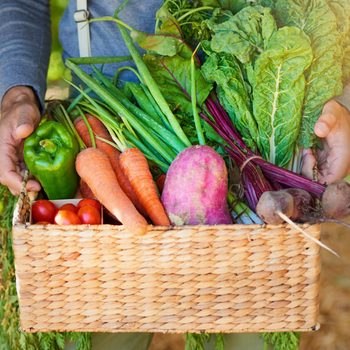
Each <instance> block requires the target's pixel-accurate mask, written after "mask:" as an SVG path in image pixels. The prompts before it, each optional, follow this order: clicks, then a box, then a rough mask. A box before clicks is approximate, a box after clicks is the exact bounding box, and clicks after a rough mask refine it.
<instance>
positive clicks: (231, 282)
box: [13, 198, 320, 333]
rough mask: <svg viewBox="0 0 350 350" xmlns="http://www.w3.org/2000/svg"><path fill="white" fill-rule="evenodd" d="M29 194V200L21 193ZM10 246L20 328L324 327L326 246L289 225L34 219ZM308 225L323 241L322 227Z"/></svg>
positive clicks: (23, 215) (22, 217) (20, 227)
mask: <svg viewBox="0 0 350 350" xmlns="http://www.w3.org/2000/svg"><path fill="white" fill-rule="evenodd" d="M22 199H23V198H22ZM27 220H28V203H26V201H22V200H20V201H19V203H18V205H17V208H16V212H15V217H14V227H13V245H14V252H15V267H16V276H17V288H18V295H19V305H20V318H21V328H22V329H23V330H24V331H27V332H37V331H96V332H130V331H133V332H134V331H135V332H173V333H184V332H203V331H206V332H232V333H234V332H263V331H290V330H294V331H309V330H314V329H317V327H318V325H317V315H318V292H319V274H320V254H319V247H318V246H317V245H316V244H314V243H313V242H311V241H310V240H308V239H305V238H304V237H303V236H302V235H300V234H299V233H298V232H296V231H295V230H294V229H291V228H289V227H286V226H259V225H223V226H187V227H174V228H164V227H151V226H150V229H149V232H148V233H147V234H146V235H145V236H135V235H132V234H130V233H129V232H127V231H125V230H124V228H123V227H122V226H112V225H99V226H88V225H80V226H57V225H48V226H41V225H30V224H28V223H26V222H27ZM305 229H306V230H307V231H308V232H309V233H310V234H312V235H313V236H314V237H316V238H319V233H320V228H319V226H318V225H312V226H309V225H306V226H305Z"/></svg>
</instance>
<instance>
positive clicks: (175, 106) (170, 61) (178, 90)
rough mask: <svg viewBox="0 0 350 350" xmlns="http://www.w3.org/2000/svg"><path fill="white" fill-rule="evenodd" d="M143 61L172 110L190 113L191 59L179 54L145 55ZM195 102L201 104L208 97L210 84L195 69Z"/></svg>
mask: <svg viewBox="0 0 350 350" xmlns="http://www.w3.org/2000/svg"><path fill="white" fill-rule="evenodd" d="M144 61H145V62H146V64H147V66H148V69H149V70H150V71H151V73H152V76H153V77H154V79H155V80H156V81H157V84H158V86H159V87H160V89H161V90H162V92H163V95H164V97H165V99H166V100H167V102H168V103H169V104H170V106H171V108H172V110H175V111H178V112H181V113H184V114H186V115H192V106H191V97H190V96H191V61H190V59H185V58H182V57H180V56H178V55H177V56H173V57H158V56H153V55H149V54H147V55H145V56H144ZM195 75H196V84H197V102H198V105H200V106H201V105H202V104H203V102H204V101H205V100H206V98H207V97H208V95H209V93H210V91H211V89H212V85H211V84H210V83H208V82H207V81H205V79H204V78H203V75H202V73H201V71H200V70H199V69H196V72H195Z"/></svg>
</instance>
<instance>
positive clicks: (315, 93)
mask: <svg viewBox="0 0 350 350" xmlns="http://www.w3.org/2000/svg"><path fill="white" fill-rule="evenodd" d="M274 13H275V14H276V16H277V17H278V21H279V23H282V24H284V25H294V26H297V27H299V28H300V29H302V30H303V31H304V32H305V33H306V34H307V35H308V36H309V37H310V39H311V46H312V50H313V54H314V59H313V62H312V65H311V66H310V68H309V70H308V71H307V72H306V92H305V100H304V109H303V117H302V125H301V132H300V137H299V144H300V145H301V146H302V147H305V148H307V147H311V146H312V145H314V144H315V141H316V138H315V135H314V132H313V128H314V125H315V122H316V121H317V119H318V117H319V116H320V114H321V111H322V108H323V106H324V104H325V103H326V102H327V101H328V100H330V99H331V98H333V97H334V96H337V95H339V94H340V93H341V92H342V59H341V57H342V53H341V50H342V47H341V34H340V33H339V32H338V27H337V19H336V16H335V14H334V13H333V12H332V10H331V8H330V6H329V5H328V3H327V1H326V0H308V1H300V0H277V1H276V3H275V8H274Z"/></svg>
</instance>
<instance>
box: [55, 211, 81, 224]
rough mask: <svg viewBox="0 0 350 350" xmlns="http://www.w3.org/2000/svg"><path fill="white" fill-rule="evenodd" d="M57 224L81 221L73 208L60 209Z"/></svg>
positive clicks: (56, 218)
mask: <svg viewBox="0 0 350 350" xmlns="http://www.w3.org/2000/svg"><path fill="white" fill-rule="evenodd" d="M55 224H57V225H80V224H81V221H80V219H79V217H78V215H77V214H75V213H74V212H72V211H71V210H61V209H60V210H59V211H58V212H57V214H56V216H55Z"/></svg>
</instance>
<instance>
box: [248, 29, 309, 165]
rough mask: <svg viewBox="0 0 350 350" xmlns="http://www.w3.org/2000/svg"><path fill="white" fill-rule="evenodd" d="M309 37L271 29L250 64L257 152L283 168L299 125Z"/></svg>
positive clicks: (291, 152) (292, 147) (294, 30)
mask: <svg viewBox="0 0 350 350" xmlns="http://www.w3.org/2000/svg"><path fill="white" fill-rule="evenodd" d="M312 58H313V56H312V50H311V46H310V40H309V38H308V37H307V36H306V35H305V34H304V33H303V32H302V31H301V30H300V29H298V28H295V27H283V28H281V29H279V30H278V31H277V32H275V33H274V34H273V35H272V37H271V39H270V41H269V43H268V45H267V47H266V50H265V51H264V52H263V53H262V54H261V55H260V56H259V57H258V58H257V60H256V62H255V65H254V80H253V81H251V83H252V88H253V112H254V116H255V120H256V122H257V124H258V132H259V141H260V146H261V149H260V152H261V153H262V155H263V157H264V158H265V159H268V160H269V161H270V162H271V163H273V164H277V165H279V166H281V167H286V166H287V165H288V164H289V162H290V160H291V158H292V155H293V151H294V144H295V142H296V140H297V138H298V134H299V127H300V124H301V111H302V106H303V99H304V90H305V78H304V71H305V70H306V69H307V68H308V67H309V66H310V64H311V61H312Z"/></svg>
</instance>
